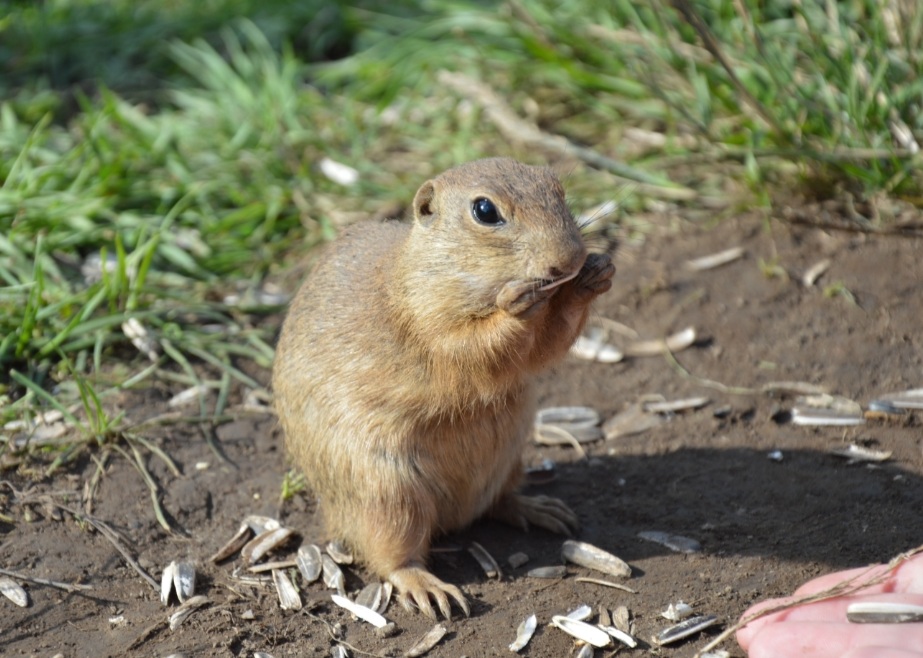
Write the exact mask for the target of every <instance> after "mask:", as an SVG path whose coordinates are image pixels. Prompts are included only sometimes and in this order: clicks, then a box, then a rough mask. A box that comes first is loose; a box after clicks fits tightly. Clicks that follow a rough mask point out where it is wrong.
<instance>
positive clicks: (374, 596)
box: [356, 583, 381, 610]
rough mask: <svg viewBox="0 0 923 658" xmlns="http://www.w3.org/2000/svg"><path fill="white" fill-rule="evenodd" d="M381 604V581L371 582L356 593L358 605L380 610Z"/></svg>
mask: <svg viewBox="0 0 923 658" xmlns="http://www.w3.org/2000/svg"><path fill="white" fill-rule="evenodd" d="M380 604H381V583H369V584H368V585H366V586H365V587H363V588H362V591H361V592H359V593H358V594H356V605H361V606H365V607H366V608H370V609H371V610H378V606H379V605H380Z"/></svg>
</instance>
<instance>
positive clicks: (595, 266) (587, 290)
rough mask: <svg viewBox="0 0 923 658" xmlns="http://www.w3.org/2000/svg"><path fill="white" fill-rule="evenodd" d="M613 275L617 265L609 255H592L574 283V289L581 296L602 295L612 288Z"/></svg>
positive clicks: (588, 257)
mask: <svg viewBox="0 0 923 658" xmlns="http://www.w3.org/2000/svg"><path fill="white" fill-rule="evenodd" d="M613 274H615V265H613V264H612V259H611V258H610V257H609V255H608V254H590V255H589V256H587V259H586V262H585V263H584V264H583V267H582V268H581V269H580V274H578V275H577V277H576V278H575V279H574V281H573V289H574V291H575V292H576V293H577V294H578V295H581V296H583V295H586V296H589V297H595V296H597V295H601V294H602V293H604V292H606V291H607V290H609V288H611V287H612V275H613Z"/></svg>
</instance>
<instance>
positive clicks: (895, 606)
mask: <svg viewBox="0 0 923 658" xmlns="http://www.w3.org/2000/svg"><path fill="white" fill-rule="evenodd" d="M846 619H848V620H849V621H851V622H852V623H854V624H907V623H914V622H921V621H923V605H912V604H909V603H892V602H881V603H879V602H875V601H859V602H857V603H851V604H849V607H848V608H846Z"/></svg>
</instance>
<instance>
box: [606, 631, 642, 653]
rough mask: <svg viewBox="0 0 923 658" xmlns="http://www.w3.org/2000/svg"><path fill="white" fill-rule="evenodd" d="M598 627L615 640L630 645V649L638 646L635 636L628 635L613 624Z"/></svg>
mask: <svg viewBox="0 0 923 658" xmlns="http://www.w3.org/2000/svg"><path fill="white" fill-rule="evenodd" d="M600 628H601V629H603V630H604V631H606V632H607V633H608V634H609V635H611V636H612V637H614V638H615V639H616V640H618V641H619V642H621V643H622V644H624V645H625V646H626V647H631V648H632V649H634V648H635V647H636V646H638V641H637V640H636V639H635V638H633V637H632V636H631V635H629V634H628V633H626V632H625V631H621V630H619V629H618V628H616V627H615V626H600Z"/></svg>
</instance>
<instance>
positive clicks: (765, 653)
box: [737, 554, 923, 658]
mask: <svg viewBox="0 0 923 658" xmlns="http://www.w3.org/2000/svg"><path fill="white" fill-rule="evenodd" d="M887 571H888V567H887V565H878V566H876V567H873V568H871V569H869V568H868V567H863V568H860V569H852V570H849V571H839V572H836V573H832V574H827V575H826V576H821V577H820V578H815V579H814V580H811V581H809V582H807V583H805V584H804V585H802V586H801V587H799V588H798V589H797V590H796V591H795V594H794V595H793V596H791V597H786V598H782V599H772V600H769V601H763V602H761V603H758V604H756V605H754V606H753V607H751V608H750V609H749V610H747V611H746V612H745V613H744V615H743V617H744V618H745V617H748V616H750V615H752V614H753V613H755V612H759V611H761V610H765V609H767V608H772V607H775V606H778V605H780V604H782V603H785V602H787V601H792V600H794V599H797V598H800V597H804V596H808V595H811V594H817V593H819V592H823V591H825V590H828V589H830V588H831V587H833V586H835V585H837V584H839V583H842V582H844V581H846V580H849V579H851V578H856V577H857V576H860V575H861V577H860V578H859V579H858V580H857V581H856V584H857V585H861V583H866V582H870V581H871V580H873V579H874V578H876V577H878V576H881V575H882V574H884V573H887ZM859 601H875V602H885V601H887V602H893V603H906V604H911V605H921V606H923V554H917V555H915V556H914V557H912V558H910V559H909V560H906V561H905V562H903V563H901V564H900V565H898V567H897V568H895V569H894V570H893V571H892V572H891V573H890V574H888V576H887V577H886V578H885V579H884V580H883V581H882V582H880V583H877V584H874V585H869V586H867V587H864V588H862V589H861V591H859V592H856V593H854V594H850V595H848V596H838V597H835V598H831V599H826V600H824V601H818V602H816V603H809V604H805V605H799V606H797V607H794V608H789V609H787V610H782V611H779V612H775V613H772V614H768V615H766V616H765V617H761V618H759V619H757V620H755V621H752V622H750V623H749V624H747V625H746V626H744V627H743V628H741V629H740V630H739V631H737V642H738V643H739V644H740V646H741V647H742V648H743V649H744V650H745V651H746V652H747V655H748V656H749V658H789V657H791V658H923V622H914V623H906V624H856V623H852V622H849V621H847V619H846V608H847V607H849V605H850V604H851V603H856V602H859Z"/></svg>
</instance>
